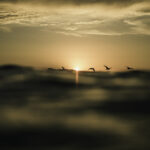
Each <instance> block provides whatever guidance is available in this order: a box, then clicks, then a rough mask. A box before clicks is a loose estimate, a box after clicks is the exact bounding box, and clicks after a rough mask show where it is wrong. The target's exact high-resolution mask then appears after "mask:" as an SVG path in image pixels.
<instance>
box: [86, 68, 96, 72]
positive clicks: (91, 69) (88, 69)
mask: <svg viewBox="0 0 150 150" xmlns="http://www.w3.org/2000/svg"><path fill="white" fill-rule="evenodd" d="M88 70H93V72H96V71H95V69H94V68H89V69H88Z"/></svg>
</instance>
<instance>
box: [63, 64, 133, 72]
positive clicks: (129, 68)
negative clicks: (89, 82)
mask: <svg viewBox="0 0 150 150" xmlns="http://www.w3.org/2000/svg"><path fill="white" fill-rule="evenodd" d="M104 67H105V70H107V71H109V70H111V69H112V67H108V66H106V65H104ZM61 68H62V69H61V71H67V70H68V69H66V68H65V67H63V66H62V67H61ZM126 68H127V70H133V68H132V67H129V66H127V67H126ZM88 70H91V71H93V72H96V70H95V68H89V69H88Z"/></svg>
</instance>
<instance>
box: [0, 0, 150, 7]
mask: <svg viewBox="0 0 150 150" xmlns="http://www.w3.org/2000/svg"><path fill="white" fill-rule="evenodd" d="M143 1H150V0H1V1H0V2H10V3H21V2H23V3H41V4H62V5H63V4H64V5H66V4H73V5H86V4H87V5H88V4H106V5H109V4H116V5H125V6H126V5H132V4H135V3H139V2H143Z"/></svg>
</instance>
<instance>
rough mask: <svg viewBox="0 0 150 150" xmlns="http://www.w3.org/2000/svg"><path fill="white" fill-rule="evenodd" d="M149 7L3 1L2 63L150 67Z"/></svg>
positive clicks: (102, 1)
mask: <svg viewBox="0 0 150 150" xmlns="http://www.w3.org/2000/svg"><path fill="white" fill-rule="evenodd" d="M149 6H150V1H149V0H143V1H141V0H131V1H130V0H129V1H121V0H96V1H90V0H87V1H84V0H81V1H78V0H71V1H67V0H61V1H58V0H56V1H53V0H52V1H49V0H44V1H42V0H38V1H34V0H31V1H28V0H27V1H24V0H19V1H15V2H14V1H12V0H7V1H5V0H2V1H1V2H0V32H1V34H0V39H1V41H0V44H1V47H2V48H1V55H0V57H1V58H0V60H1V62H0V63H7V62H8V63H21V64H27V63H28V62H30V64H31V62H32V64H31V65H33V64H34V66H42V67H44V66H45V67H48V66H50V65H52V66H55V67H59V66H61V65H64V66H66V67H67V68H74V67H76V66H80V69H81V70H82V69H87V68H88V67H89V66H93V67H95V68H97V69H102V66H103V64H110V65H111V66H115V67H118V68H120V67H121V66H122V65H126V64H127V63H128V64H131V65H133V66H137V67H140V68H142V67H145V66H146V68H149V67H150V64H149V61H148V56H150V52H149V48H150V45H149V42H148V40H149V36H150V31H149V28H150V21H149V20H150V7H149ZM140 38H141V39H140ZM139 41H140V42H139ZM8 43H9V45H8ZM24 45H26V47H25V46H24ZM9 54H10V55H9ZM23 57H24V59H21V60H22V62H21V61H20V60H19V58H23ZM17 58H18V59H17ZM4 59H5V60H4ZM3 60H4V61H3ZM113 68H114V67H113Z"/></svg>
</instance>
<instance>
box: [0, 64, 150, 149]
mask: <svg viewBox="0 0 150 150" xmlns="http://www.w3.org/2000/svg"><path fill="white" fill-rule="evenodd" d="M75 80H76V72H67V71H66V72H65V71H64V72H62V71H57V70H53V71H47V70H35V69H32V68H29V67H21V66H15V65H9V66H0V118H1V120H0V148H2V149H4V148H5V149H11V150H12V149H15V150H26V149H28V150H30V149H32V150H34V149H36V150H47V149H52V150H53V149H54V150H76V149H78V150H84V149H85V150H88V149H90V150H100V149H101V150H143V149H144V150H149V149H150V144H149V139H150V128H149V126H150V109H149V107H150V84H149V83H150V72H149V71H136V70H133V71H128V72H116V73H112V72H96V73H93V72H79V81H78V85H76V81H75Z"/></svg>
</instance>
